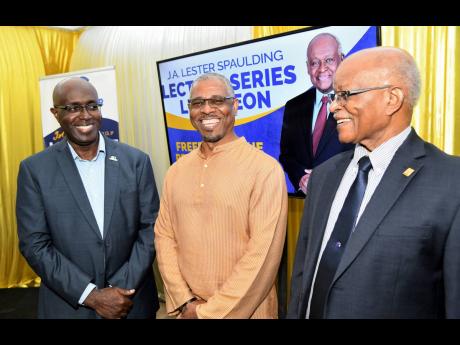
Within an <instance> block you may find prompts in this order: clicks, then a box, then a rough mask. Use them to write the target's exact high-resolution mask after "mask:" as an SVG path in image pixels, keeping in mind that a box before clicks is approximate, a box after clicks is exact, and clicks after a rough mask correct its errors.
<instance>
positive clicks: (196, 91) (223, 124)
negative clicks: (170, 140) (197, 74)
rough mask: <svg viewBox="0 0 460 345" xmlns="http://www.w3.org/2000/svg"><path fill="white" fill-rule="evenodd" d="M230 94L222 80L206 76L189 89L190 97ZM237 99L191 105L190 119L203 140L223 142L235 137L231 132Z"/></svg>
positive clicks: (204, 97)
mask: <svg viewBox="0 0 460 345" xmlns="http://www.w3.org/2000/svg"><path fill="white" fill-rule="evenodd" d="M230 96H232V95H231V94H230V92H229V90H228V89H227V87H226V85H225V84H224V82H223V81H221V80H219V79H217V78H208V79H203V80H200V81H198V82H197V83H196V84H195V85H194V86H193V88H192V89H191V91H190V99H192V100H193V99H209V98H216V97H230ZM237 109H238V99H236V98H231V99H227V100H225V101H224V102H223V104H221V105H218V106H217V105H215V106H210V105H209V102H205V103H204V104H203V105H201V106H199V107H194V106H191V107H190V108H189V111H190V121H191V122H192V125H193V127H195V128H196V129H197V130H198V131H199V132H200V134H201V136H202V138H203V141H204V142H206V143H213V144H224V143H227V142H229V141H232V140H233V139H235V138H236V136H235V133H234V132H233V127H234V125H235V115H236V112H237Z"/></svg>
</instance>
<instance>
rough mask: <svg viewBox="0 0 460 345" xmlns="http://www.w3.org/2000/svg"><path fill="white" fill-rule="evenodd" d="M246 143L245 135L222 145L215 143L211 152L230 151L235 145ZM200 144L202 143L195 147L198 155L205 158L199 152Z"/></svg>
mask: <svg viewBox="0 0 460 345" xmlns="http://www.w3.org/2000/svg"><path fill="white" fill-rule="evenodd" d="M244 143H246V138H245V137H239V138H238V139H236V140H232V141H230V142H229V143H226V144H223V145H217V146H216V147H214V150H213V152H212V153H213V154H216V153H218V152H225V151H230V150H232V149H233V148H235V147H238V146H240V145H242V144H244ZM201 145H203V142H201V143H200V146H199V147H198V148H197V151H198V155H199V156H200V157H202V158H206V157H205V156H204V155H203V153H202V152H201Z"/></svg>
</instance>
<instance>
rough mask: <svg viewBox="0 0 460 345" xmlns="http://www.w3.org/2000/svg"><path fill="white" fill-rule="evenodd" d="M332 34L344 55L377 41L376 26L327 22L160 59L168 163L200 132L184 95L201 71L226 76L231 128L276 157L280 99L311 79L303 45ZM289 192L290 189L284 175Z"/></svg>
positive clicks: (306, 86) (305, 86) (190, 147)
mask: <svg viewBox="0 0 460 345" xmlns="http://www.w3.org/2000/svg"><path fill="white" fill-rule="evenodd" d="M322 32H327V33H331V34H333V35H335V36H336V37H337V38H338V39H339V40H340V43H341V47H342V52H343V53H344V55H345V57H346V56H347V55H349V54H352V53H353V52H355V51H357V50H360V49H363V48H369V47H374V46H377V45H378V44H379V39H380V37H379V34H380V31H379V28H378V27H376V26H350V27H343V26H330V27H321V28H310V29H307V30H301V31H295V32H293V33H287V34H283V35H277V36H272V37H268V38H263V39H258V40H252V41H247V42H243V43H241V44H236V45H232V46H226V47H220V48H217V49H214V50H209V51H204V52H199V53H195V54H190V55H187V56H182V57H177V58H173V59H168V60H164V61H159V62H158V63H157V65H158V73H159V78H160V87H161V92H162V100H163V109H164V114H165V124H166V127H167V128H166V131H167V137H168V146H169V153H170V160H171V162H172V163H173V162H175V161H176V160H177V159H178V158H179V157H181V156H182V155H184V154H187V153H188V152H190V151H191V150H193V149H194V148H196V147H197V146H198V144H199V142H200V141H201V136H200V134H199V133H198V132H197V131H196V130H195V129H194V128H193V127H192V125H191V123H190V120H189V113H188V108H187V100H188V98H189V90H190V87H191V84H192V82H193V81H194V80H195V79H196V78H197V77H198V76H199V75H201V74H204V73H207V72H216V73H220V74H223V75H225V76H226V77H227V78H228V79H229V80H230V82H231V83H232V86H233V88H234V90H235V96H236V97H237V98H238V99H239V109H238V114H237V117H236V122H235V132H236V134H237V135H238V136H244V137H245V138H246V140H247V141H248V142H249V143H251V144H252V145H254V146H255V147H257V148H259V149H261V150H263V151H264V152H266V153H268V154H269V155H271V156H272V157H274V158H275V159H277V160H278V159H279V154H280V136H281V128H282V125H283V112H284V106H285V103H286V102H287V101H288V100H289V99H291V98H293V97H294V96H297V95H299V94H301V93H303V92H305V91H306V90H308V89H309V88H310V87H311V86H312V83H311V81H310V78H309V76H308V72H307V64H306V59H307V53H306V50H307V46H308V43H309V42H310V40H311V39H312V38H313V37H314V36H316V35H318V34H319V33H322ZM286 182H287V185H288V191H289V192H290V193H293V192H294V191H295V189H294V188H293V186H292V184H291V182H290V181H289V179H286Z"/></svg>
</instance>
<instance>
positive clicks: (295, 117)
mask: <svg viewBox="0 0 460 345" xmlns="http://www.w3.org/2000/svg"><path fill="white" fill-rule="evenodd" d="M342 60H343V53H342V47H341V44H340V42H339V40H338V39H337V37H335V36H334V35H332V34H330V33H326V32H325V33H321V34H319V35H316V36H315V37H313V39H312V40H311V41H310V43H309V44H308V47H307V71H308V75H309V76H310V80H311V83H312V87H311V88H309V89H308V90H307V91H305V92H303V93H301V94H300V95H297V96H296V97H294V98H292V99H290V100H289V101H288V102H287V103H286V106H285V108H284V115H283V127H282V131H281V140H280V156H279V161H280V163H281V164H282V166H283V168H284V170H285V171H286V173H287V175H288V176H289V180H290V182H291V183H292V185H293V187H294V191H295V192H296V194H297V196H299V197H305V194H306V193H307V184H308V179H309V177H310V174H311V170H312V169H313V168H315V167H316V166H318V165H320V164H321V163H323V162H325V161H326V160H328V159H329V158H331V157H332V156H334V155H336V154H337V153H340V152H343V151H346V150H350V149H352V148H353V145H350V144H346V143H340V142H339V140H338V138H337V129H336V126H337V121H336V120H335V119H334V117H333V116H332V113H331V112H330V103H331V98H332V97H333V96H334V93H333V90H332V81H333V78H334V74H335V71H336V70H337V67H339V66H340V63H341V62H342Z"/></svg>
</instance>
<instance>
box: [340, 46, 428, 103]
mask: <svg viewBox="0 0 460 345" xmlns="http://www.w3.org/2000/svg"><path fill="white" fill-rule="evenodd" d="M348 69H352V70H353V73H354V74H355V77H354V78H355V79H360V80H364V81H365V83H366V86H379V85H384V84H388V85H395V86H399V87H401V88H402V89H403V91H404V95H405V98H406V100H407V104H408V105H409V107H410V109H411V110H412V109H413V108H414V106H415V105H416V104H417V101H418V98H419V96H420V87H421V81H420V73H419V71H418V68H417V64H416V63H415V60H414V58H413V57H412V56H411V55H410V54H409V53H407V52H406V51H405V50H402V49H399V48H394V47H375V48H369V49H363V50H360V51H358V52H356V53H354V54H352V55H350V56H349V57H348V58H347V59H345V60H344V61H343V62H342V65H341V66H340V67H339V69H338V70H337V73H340V72H341V71H342V70H348Z"/></svg>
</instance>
